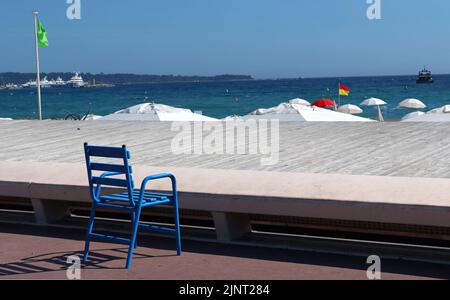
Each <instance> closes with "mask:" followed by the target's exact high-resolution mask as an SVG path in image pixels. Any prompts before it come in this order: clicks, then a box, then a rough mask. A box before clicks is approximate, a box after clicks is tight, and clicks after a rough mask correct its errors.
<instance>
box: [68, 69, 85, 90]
mask: <svg viewBox="0 0 450 300" xmlns="http://www.w3.org/2000/svg"><path fill="white" fill-rule="evenodd" d="M67 84H68V85H69V86H70V87H73V88H81V87H84V86H85V85H86V83H85V82H84V81H83V78H82V77H81V76H80V75H79V74H78V73H75V76H73V77H72V78H70V80H69V81H67Z"/></svg>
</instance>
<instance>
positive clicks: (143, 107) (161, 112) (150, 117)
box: [98, 103, 219, 122]
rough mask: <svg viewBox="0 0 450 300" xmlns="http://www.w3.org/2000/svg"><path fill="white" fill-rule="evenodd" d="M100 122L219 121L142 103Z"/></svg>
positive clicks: (185, 111)
mask: <svg viewBox="0 0 450 300" xmlns="http://www.w3.org/2000/svg"><path fill="white" fill-rule="evenodd" d="M98 120H100V121H108V120H120V121H153V122H158V121H219V120H218V119H214V118H210V117H207V116H203V115H201V114H196V113H193V112H192V111H191V110H189V109H184V108H177V107H172V106H169V105H165V104H156V103H142V104H138V105H135V106H131V107H129V108H126V109H122V110H119V111H117V112H115V113H113V114H110V115H107V116H105V117H103V118H100V119H98Z"/></svg>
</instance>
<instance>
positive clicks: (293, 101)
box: [289, 98, 311, 106]
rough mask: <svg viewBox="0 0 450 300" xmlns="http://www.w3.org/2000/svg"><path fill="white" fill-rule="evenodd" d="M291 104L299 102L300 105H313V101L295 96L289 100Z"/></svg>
mask: <svg viewBox="0 0 450 300" xmlns="http://www.w3.org/2000/svg"><path fill="white" fill-rule="evenodd" d="M289 103H290V104H298V105H306V106H311V103H309V102H308V101H306V100H305V99H300V98H295V99H292V100H289Z"/></svg>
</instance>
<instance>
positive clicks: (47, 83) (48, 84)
mask: <svg viewBox="0 0 450 300" xmlns="http://www.w3.org/2000/svg"><path fill="white" fill-rule="evenodd" d="M49 87H52V83H51V82H50V81H48V80H47V76H45V77H44V79H42V80H41V88H49Z"/></svg>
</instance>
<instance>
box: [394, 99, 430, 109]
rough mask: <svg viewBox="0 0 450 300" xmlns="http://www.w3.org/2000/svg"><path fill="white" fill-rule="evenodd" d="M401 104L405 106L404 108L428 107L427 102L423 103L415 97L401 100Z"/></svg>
mask: <svg viewBox="0 0 450 300" xmlns="http://www.w3.org/2000/svg"><path fill="white" fill-rule="evenodd" d="M399 106H400V107H404V108H414V109H422V108H426V107H427V106H426V105H425V103H423V102H422V101H420V100H419V99H414V98H410V99H405V100H403V101H402V102H400V104H399Z"/></svg>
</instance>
